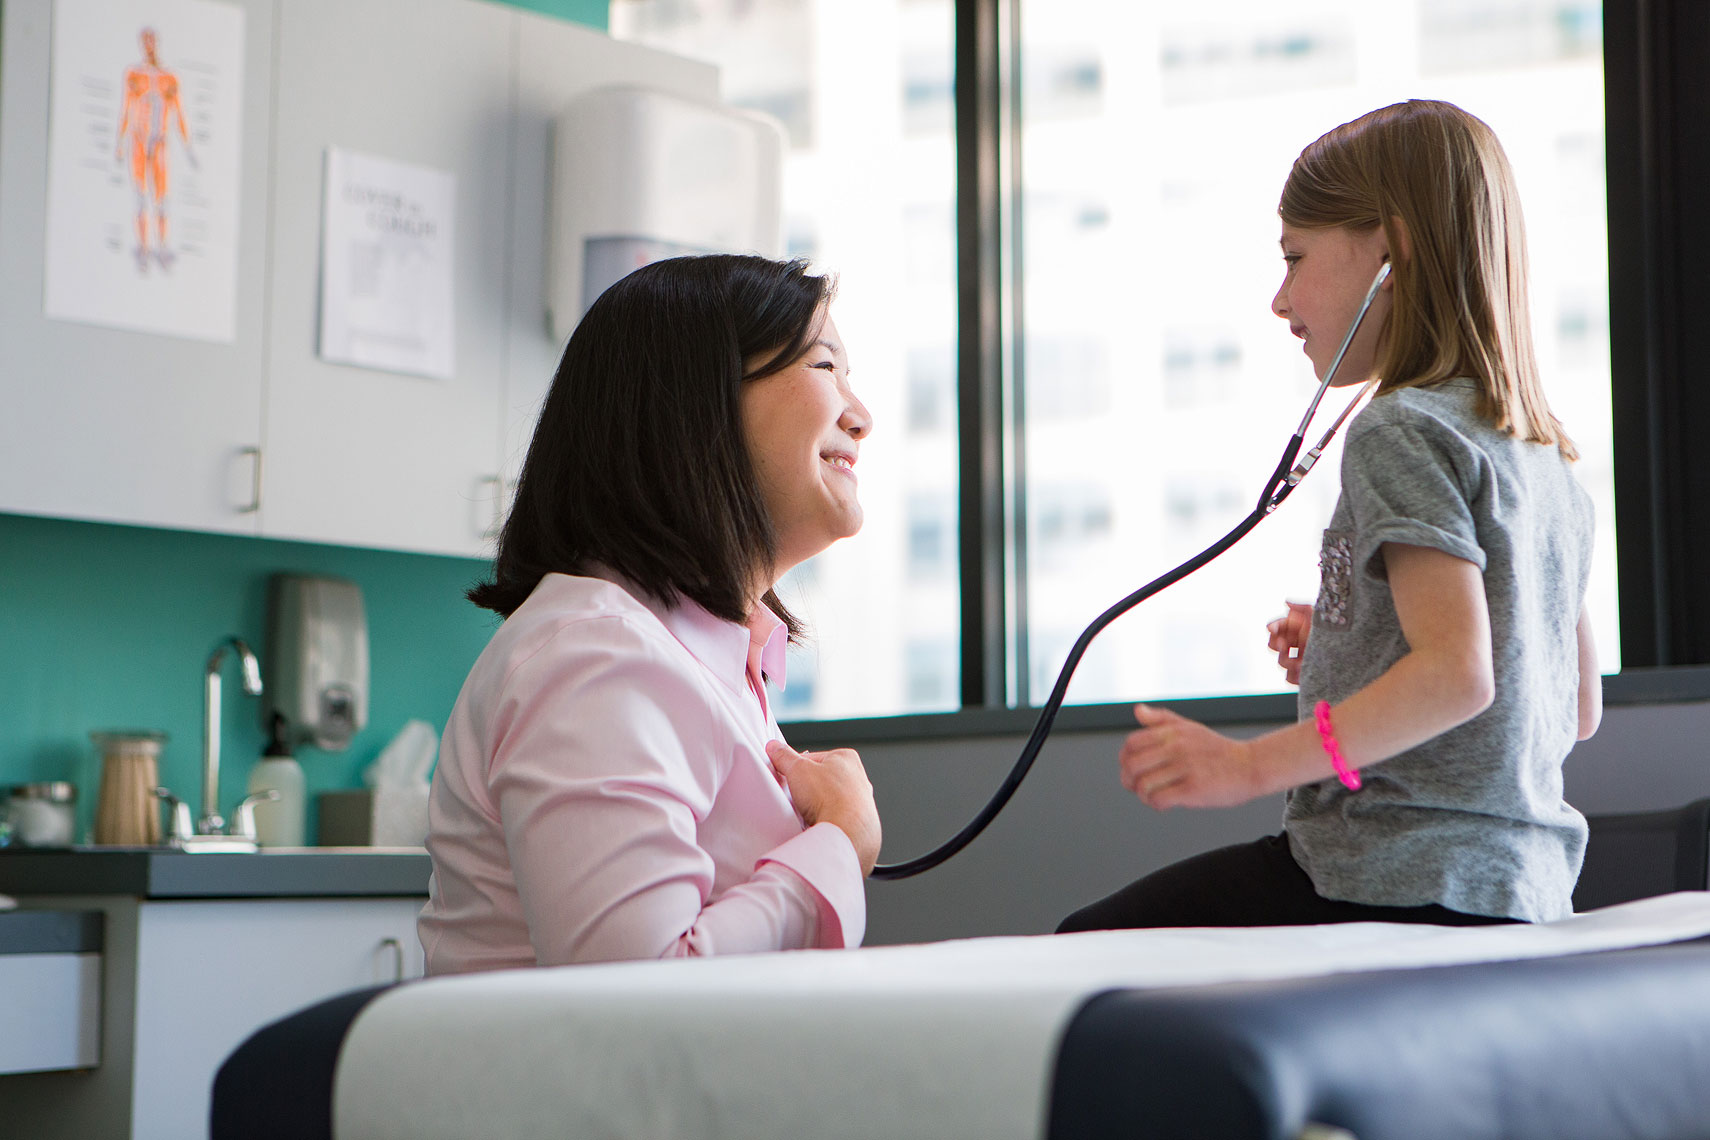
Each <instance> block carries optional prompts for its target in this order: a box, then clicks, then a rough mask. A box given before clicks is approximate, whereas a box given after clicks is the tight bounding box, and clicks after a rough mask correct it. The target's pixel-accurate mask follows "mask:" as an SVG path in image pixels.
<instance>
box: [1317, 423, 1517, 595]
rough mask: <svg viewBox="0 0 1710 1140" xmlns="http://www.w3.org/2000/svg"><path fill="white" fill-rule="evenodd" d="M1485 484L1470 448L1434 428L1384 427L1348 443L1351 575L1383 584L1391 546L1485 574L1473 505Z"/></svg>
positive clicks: (1345, 489)
mask: <svg viewBox="0 0 1710 1140" xmlns="http://www.w3.org/2000/svg"><path fill="white" fill-rule="evenodd" d="M1482 478H1483V473H1482V464H1481V461H1480V459H1479V456H1478V455H1477V453H1476V451H1475V449H1474V448H1473V446H1472V444H1471V443H1470V441H1468V440H1467V439H1465V438H1464V437H1462V436H1460V435H1459V434H1457V433H1456V432H1454V431H1453V430H1451V429H1449V428H1447V427H1445V426H1444V425H1441V424H1438V423H1435V422H1401V423H1379V424H1374V425H1370V426H1367V427H1365V428H1364V430H1361V431H1357V432H1355V433H1353V434H1351V435H1350V437H1349V439H1348V443H1347V447H1346V450H1345V451H1344V452H1343V454H1342V494H1343V496H1344V498H1345V501H1346V503H1347V506H1348V509H1349V511H1350V512H1351V514H1352V516H1353V524H1354V525H1353V530H1354V535H1355V541H1356V545H1355V547H1354V549H1353V550H1352V552H1351V554H1352V557H1353V569H1354V570H1355V571H1356V572H1357V573H1360V574H1364V575H1366V576H1368V577H1371V578H1376V579H1382V578H1384V577H1386V571H1385V568H1384V565H1383V560H1382V558H1380V557H1379V553H1380V551H1381V550H1382V547H1383V544H1384V543H1386V542H1398V543H1404V544H1406V545H1408V546H1425V547H1430V548H1431V549H1433V550H1441V551H1443V552H1444V553H1445V554H1451V555H1453V556H1454V557H1456V558H1462V559H1465V560H1466V561H1468V562H1471V563H1472V564H1473V565H1475V566H1477V567H1478V568H1479V569H1480V570H1481V571H1482V570H1483V569H1484V568H1485V552H1484V549H1483V548H1482V547H1481V546H1480V545H1479V541H1478V530H1477V525H1476V522H1475V520H1474V517H1473V510H1472V502H1473V499H1474V497H1475V496H1476V495H1477V493H1478V485H1479V483H1480V481H1481V480H1482Z"/></svg>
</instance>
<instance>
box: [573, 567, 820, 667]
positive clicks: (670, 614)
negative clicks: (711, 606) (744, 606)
mask: <svg viewBox="0 0 1710 1140" xmlns="http://www.w3.org/2000/svg"><path fill="white" fill-rule="evenodd" d="M591 572H595V573H597V575H598V576H599V577H601V578H604V579H606V580H607V581H609V582H614V583H616V584H617V585H619V586H622V587H623V588H624V590H625V591H626V592H627V593H628V594H629V595H630V596H631V597H633V598H635V600H636V601H638V602H640V603H641V604H642V605H644V606H646V607H647V608H648V609H649V610H650V611H652V613H653V616H654V617H656V618H658V619H659V621H660V623H661V624H663V625H664V626H665V628H666V629H667V630H669V631H670V632H671V636H672V637H675V638H676V639H677V640H678V641H680V642H682V643H683V647H684V648H685V649H687V650H688V651H689V652H690V653H692V654H694V655H695V657H696V659H697V660H699V661H700V662H701V664H703V665H705V666H706V667H707V668H708V669H710V670H712V673H713V675H714V676H716V677H717V678H718V679H719V680H721V681H723V682H724V683H725V684H726V685H728V686H729V687H730V688H731V689H732V690H733V691H734V692H738V693H743V692H747V690H748V672H749V668H750V666H751V665H753V666H755V667H757V668H758V670H759V673H760V674H761V677H757V678H756V680H757V681H759V680H761V679H762V678H763V679H764V680H765V681H769V682H770V683H771V684H772V685H774V686H775V687H776V688H777V690H778V691H779V692H780V693H781V692H783V691H784V672H785V669H784V658H785V651H786V650H787V648H788V646H789V630H788V629H787V628H786V627H785V626H784V621H783V619H782V618H780V617H779V616H778V615H777V614H775V613H773V612H772V608H771V607H770V606H768V605H767V604H766V603H765V602H761V603H760V604H759V605H757V606H755V607H754V612H753V613H751V614H749V615H748V621H747V623H746V624H745V625H738V624H737V623H735V622H731V621H726V620H724V619H723V618H721V617H717V616H715V615H714V614H712V613H710V612H708V611H707V609H706V607H704V606H702V605H701V604H700V603H699V602H697V601H695V600H693V599H692V598H688V597H684V596H681V595H679V596H678V598H677V601H676V603H675V604H673V605H666V604H665V603H663V602H661V601H660V600H659V599H658V598H655V597H654V596H653V595H652V594H649V593H648V592H647V591H646V590H643V589H642V588H641V587H639V586H637V585H636V584H635V583H633V582H631V581H629V580H628V579H627V578H625V577H624V576H623V575H622V574H619V573H617V572H616V571H613V570H611V569H610V568H608V567H603V566H602V567H599V568H598V569H597V571H591Z"/></svg>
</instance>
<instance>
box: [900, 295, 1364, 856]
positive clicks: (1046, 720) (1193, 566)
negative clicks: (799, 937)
mask: <svg viewBox="0 0 1710 1140" xmlns="http://www.w3.org/2000/svg"><path fill="white" fill-rule="evenodd" d="M1388 277H1389V262H1388V261H1385V262H1384V263H1383V265H1382V266H1380V267H1379V268H1378V271H1377V276H1376V277H1374V278H1372V285H1371V288H1370V289H1367V290H1366V297H1365V300H1364V301H1362V302H1360V311H1359V312H1358V313H1356V314H1354V321H1353V323H1352V324H1350V325H1349V326H1348V332H1347V334H1346V335H1344V336H1343V337H1342V344H1341V347H1339V348H1338V349H1337V350H1336V355H1335V357H1334V358H1333V359H1332V360H1331V361H1330V369H1329V371H1327V372H1326V373H1325V374H1324V379H1323V380H1322V381H1321V382H1320V383H1319V385H1318V391H1317V392H1316V393H1315V394H1314V395H1313V397H1312V403H1310V404H1308V405H1307V408H1306V414H1305V415H1304V416H1302V417H1301V418H1300V426H1299V427H1297V428H1296V429H1295V430H1294V435H1293V436H1291V437H1290V438H1289V441H1288V446H1287V447H1285V448H1284V449H1283V454H1282V459H1281V460H1280V461H1279V462H1278V463H1277V466H1276V470H1274V471H1272V472H1271V477H1270V478H1269V479H1268V480H1266V482H1265V489H1264V491H1263V492H1262V493H1261V494H1260V495H1259V503H1258V506H1256V507H1255V508H1253V512H1252V513H1251V514H1249V515H1248V516H1247V517H1246V518H1244V519H1242V520H1241V522H1240V523H1239V524H1237V525H1236V527H1235V529H1234V530H1232V531H1230V532H1229V533H1228V534H1226V535H1224V536H1223V537H1222V538H1220V539H1218V540H1217V541H1216V542H1214V543H1212V544H1211V545H1210V546H1208V547H1206V548H1205V549H1204V550H1202V551H1200V552H1199V553H1198V554H1196V555H1194V556H1193V557H1192V558H1190V559H1188V560H1187V561H1186V562H1184V563H1182V564H1181V565H1180V566H1177V567H1176V568H1175V569H1174V570H1171V571H1170V572H1169V573H1168V574H1165V575H1164V576H1162V577H1161V578H1156V579H1154V580H1153V581H1151V582H1148V583H1147V584H1146V585H1144V586H1142V587H1140V589H1138V590H1136V591H1134V592H1133V593H1132V594H1129V595H1128V596H1127V597H1126V598H1123V599H1122V600H1121V601H1119V602H1117V603H1116V604H1115V605H1114V606H1111V607H1110V608H1109V609H1108V610H1105V611H1104V612H1103V613H1102V614H1100V615H1098V617H1096V618H1094V619H1093V622H1092V624H1091V625H1089V626H1087V627H1086V629H1084V630H1082V631H1081V635H1080V637H1078V638H1076V639H1075V644H1074V646H1073V647H1072V648H1071V649H1070V650H1069V656H1068V658H1067V659H1066V660H1065V661H1064V662H1063V668H1062V671H1061V672H1059V673H1058V674H1057V683H1056V684H1055V685H1053V686H1051V697H1050V699H1049V700H1047V701H1046V702H1045V705H1044V707H1043V708H1041V709H1040V710H1039V719H1038V720H1037V721H1035V722H1034V725H1033V734H1032V735H1031V736H1029V737H1028V739H1027V745H1026V747H1024V748H1023V749H1022V750H1021V756H1020V757H1019V758H1018V759H1017V760H1016V762H1015V766H1014V767H1012V768H1011V769H1010V770H1009V775H1008V776H1006V777H1004V781H1003V783H1002V785H1000V786H999V787H998V790H997V792H996V794H994V795H993V796H992V798H991V799H990V800H989V801H987V803H986V806H985V807H983V808H981V809H980V813H979V814H978V815H976V816H975V817H974V818H973V820H972V821H971V822H970V823H969V824H968V826H966V827H964V828H963V829H962V830H961V831H959V832H957V833H956V835H954V836H953V837H951V838H950V839H949V840H948V841H947V842H945V843H943V844H941V845H939V846H938V847H936V848H934V849H933V850H931V851H928V852H927V853H926V854H925V855H921V856H919V857H918V858H915V859H910V860H909V861H908V862H906V863H881V864H879V865H878V866H876V867H874V868H873V876H872V877H873V878H875V879H906V878H908V877H909V876H911V875H918V874H920V873H921V872H922V871H930V870H931V869H932V868H934V867H936V866H938V864H940V863H942V862H944V860H946V859H948V858H950V856H952V855H954V854H956V852H958V851H960V850H962V848H964V847H966V846H967V845H968V844H970V843H972V842H973V841H974V838H975V837H976V836H978V835H979V834H980V832H982V831H984V830H985V829H986V825H987V824H989V823H990V822H991V821H992V820H994V819H996V818H997V814H998V812H1000V811H1002V810H1003V808H1004V805H1005V804H1007V803H1009V799H1010V797H1011V796H1013V795H1014V794H1015V791H1016V789H1017V788H1019V787H1020V786H1021V781H1022V780H1023V779H1025V778H1026V776H1027V772H1028V769H1030V768H1032V767H1033V761H1034V759H1035V758H1037V757H1038V755H1039V750H1040V749H1041V748H1043V747H1044V746H1045V738H1046V737H1048V736H1050V735H1051V726H1052V724H1053V723H1055V721H1056V719H1057V711H1058V710H1059V709H1061V708H1062V707H1063V697H1064V696H1065V695H1066V694H1067V693H1068V691H1069V680H1070V678H1072V677H1073V676H1074V674H1075V668H1076V667H1077V666H1078V665H1080V663H1081V657H1082V656H1083V655H1085V653H1086V651H1087V646H1089V645H1090V644H1092V639H1093V638H1095V637H1097V636H1098V635H1099V634H1100V633H1102V632H1103V631H1104V628H1105V627H1106V626H1108V625H1109V624H1110V623H1111V622H1113V621H1115V620H1116V619H1117V618H1119V617H1121V616H1122V615H1123V614H1125V613H1127V612H1128V611H1129V610H1131V609H1133V608H1134V607H1135V606H1137V605H1139V604H1140V603H1141V602H1143V601H1145V600H1146V599H1147V598H1149V597H1151V596H1152V595H1153V594H1156V593H1157V592H1158V591H1160V590H1162V589H1164V588H1165V587H1166V586H1171V585H1174V584H1175V583H1176V582H1179V581H1181V580H1182V579H1183V578H1185V577H1187V576H1188V575H1189V574H1192V573H1193V572H1194V571H1195V570H1198V569H1199V568H1200V567H1202V566H1204V565H1205V564H1206V563H1208V562H1210V561H1211V560H1212V559H1214V558H1216V557H1217V556H1218V555H1219V554H1222V553H1223V552H1224V551H1225V550H1228V549H1229V548H1230V547H1231V546H1234V545H1235V544H1236V543H1237V542H1239V541H1241V539H1243V538H1245V537H1246V535H1247V532H1248V531H1250V530H1252V529H1253V528H1254V527H1256V526H1258V525H1259V523H1260V522H1261V521H1263V520H1264V519H1265V517H1266V516H1268V515H1269V514H1270V513H1271V512H1272V511H1274V510H1276V509H1277V508H1278V507H1279V506H1281V505H1282V501H1283V500H1284V499H1286V498H1288V497H1289V495H1290V494H1292V493H1293V491H1294V489H1295V488H1296V487H1298V486H1300V481H1301V480H1302V479H1304V478H1306V474H1307V472H1309V471H1311V470H1312V468H1313V465H1314V464H1316V463H1317V462H1318V459H1319V456H1321V455H1323V454H1324V449H1325V448H1326V447H1328V446H1329V445H1330V441H1331V440H1332V439H1334V438H1336V433H1337V432H1338V431H1339V430H1341V427H1342V424H1343V422H1344V421H1346V420H1347V418H1348V417H1349V416H1350V415H1352V414H1353V411H1354V408H1355V407H1357V406H1358V405H1359V403H1360V401H1361V400H1363V399H1364V398H1365V396H1366V393H1368V392H1369V391H1371V389H1372V387H1373V385H1374V384H1375V383H1376V381H1368V382H1367V383H1366V385H1365V386H1364V387H1362V388H1361V389H1360V391H1359V393H1358V394H1357V395H1356V396H1355V397H1354V398H1353V399H1352V400H1350V401H1348V406H1347V407H1346V408H1343V409H1342V414H1341V415H1339V416H1337V417H1336V422H1335V423H1333V424H1331V425H1330V430H1329V431H1327V432H1325V433H1324V436H1323V438H1322V439H1320V440H1319V441H1318V443H1317V444H1316V445H1314V446H1313V448H1312V449H1311V450H1310V451H1308V452H1307V453H1306V455H1305V457H1304V458H1302V459H1301V460H1300V462H1299V463H1296V462H1295V458H1296V457H1297V456H1299V455H1300V447H1301V444H1303V443H1305V442H1306V429H1307V428H1308V427H1309V426H1311V424H1312V417H1313V415H1314V414H1316V413H1317V411H1318V403H1319V401H1320V400H1322V399H1324V393H1325V392H1326V391H1328V390H1329V388H1330V385H1331V383H1332V382H1333V381H1334V380H1335V379H1336V370H1337V369H1338V368H1340V367H1341V366H1342V357H1344V356H1346V355H1347V352H1348V346H1349V345H1350V344H1352V343H1353V341H1354V334H1355V333H1357V332H1359V331H1360V325H1361V323H1362V322H1364V321H1365V319H1366V313H1367V311H1368V310H1370V309H1371V307H1372V302H1373V301H1375V300H1377V295H1378V290H1379V289H1381V288H1382V287H1383V283H1384V281H1385V280H1387V279H1388Z"/></svg>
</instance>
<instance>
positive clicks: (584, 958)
mask: <svg viewBox="0 0 1710 1140" xmlns="http://www.w3.org/2000/svg"><path fill="white" fill-rule="evenodd" d="M785 640H786V635H785V630H784V627H783V623H782V622H780V621H779V620H778V618H777V616H776V615H774V614H773V613H772V612H771V611H770V610H767V609H765V607H763V606H762V607H760V611H759V612H757V613H756V615H755V616H754V617H753V618H751V619H750V620H749V623H748V626H747V627H746V628H744V627H743V626H740V625H735V624H733V623H731V622H727V621H724V620H721V619H719V618H716V617H714V616H713V615H711V614H709V613H708V612H707V611H706V610H704V609H703V608H701V607H700V606H698V605H696V604H695V603H694V602H691V601H688V600H687V599H684V600H683V601H682V602H681V604H679V605H677V606H675V607H671V608H667V607H664V606H661V605H659V604H657V603H656V602H653V601H651V600H649V599H647V598H646V595H643V594H640V592H639V591H637V592H636V594H631V593H630V592H628V591H627V590H626V589H625V588H624V587H622V586H620V585H618V584H617V583H615V582H611V581H605V580H602V579H599V578H577V577H570V576H568V575H564V574H549V575H547V576H546V577H544V578H542V579H541V581H540V584H539V585H538V586H536V587H535V589H534V592H533V593H531V594H530V595H529V596H528V600H527V601H525V602H524V603H523V604H522V605H521V606H519V607H518V608H517V610H516V612H515V613H513V614H512V615H511V616H510V618H509V619H507V620H506V621H505V623H504V625H503V626H501V627H500V629H499V631H498V632H497V633H496V634H494V635H493V640H492V641H491V642H490V643H489V644H488V646H487V648H486V650H485V651H484V652H483V653H482V654H481V656H480V658H479V659H478V660H477V661H476V662H475V667H474V668H473V669H472V670H471V671H470V673H469V679H468V680H467V681H465V682H464V685H463V691H462V692H461V693H460V694H459V695H458V698H457V704H456V706H455V707H454V708H453V709H452V712H451V718H450V720H449V721H448V722H447V724H446V726H445V733H444V736H443V739H442V741H441V744H440V754H439V767H438V768H437V770H436V771H435V773H434V778H433V792H432V795H431V797H430V799H429V803H428V840H427V847H428V853H429V854H430V855H431V856H432V857H433V877H432V880H431V881H430V883H429V887H428V903H427V906H426V907H424V908H423V909H422V915H421V919H420V921H419V923H418V930H419V933H420V935H421V940H422V947H423V948H424V949H425V950H426V952H427V971H428V973H430V974H451V973H460V972H464V971H470V970H493V969H502V968H507V967H513V966H533V965H537V964H538V965H542V966H551V965H561V964H564V963H570V962H599V961H610V960H616V959H630V958H660V957H679V956H689V955H701V954H738V953H745V952H752V951H757V950H789V949H799V948H804V947H821V948H837V947H845V946H858V945H860V942H861V936H862V935H863V934H864V933H865V930H866V922H867V911H866V895H865V893H864V888H863V882H862V877H861V868H860V864H859V862H858V860H857V858H856V855H855V849H854V847H853V845H852V844H851V843H850V842H849V838H848V837H847V836H846V835H844V833H843V832H842V831H841V830H839V829H838V828H837V827H834V826H833V825H831V824H826V823H822V824H817V825H815V826H813V827H810V828H806V829H805V830H804V829H803V827H802V823H801V820H800V818H799V817H798V816H797V815H796V812H795V809H794V808H793V807H792V806H791V804H790V798H789V793H788V792H787V791H786V790H785V788H784V787H783V786H782V785H781V783H780V782H779V780H778V777H777V775H776V773H775V772H774V770H773V768H772V764H771V761H770V760H768V759H767V757H766V742H767V741H768V740H773V739H782V736H781V734H780V733H779V731H778V725H777V721H776V720H774V719H773V717H772V715H771V712H770V710H769V709H768V707H767V703H766V691H765V685H764V681H763V680H762V672H764V674H765V675H766V676H767V677H770V678H771V679H772V680H773V681H775V682H781V681H782V678H783V672H784V646H785Z"/></svg>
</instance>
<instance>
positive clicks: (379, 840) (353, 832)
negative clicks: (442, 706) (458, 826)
mask: <svg viewBox="0 0 1710 1140" xmlns="http://www.w3.org/2000/svg"><path fill="white" fill-rule="evenodd" d="M438 756H439V733H438V732H436V731H435V730H434V727H433V726H432V725H431V724H429V723H427V722H426V721H423V720H412V721H409V722H407V723H406V724H405V725H404V727H403V728H401V729H399V730H398V734H397V735H396V736H394V737H393V738H392V740H391V742H390V743H388V744H387V745H386V747H384V748H382V749H381V750H380V755H379V756H377V757H375V760H374V763H372V764H370V765H369V766H368V768H367V770H366V771H365V772H363V774H362V782H363V783H364V784H365V785H367V786H366V787H365V788H363V789H361V790H358V791H346V792H323V793H322V794H321V797H320V805H321V811H320V816H321V826H320V841H321V845H322V846H325V847H420V846H422V844H423V843H425V842H426V841H427V827H428V822H427V820H428V816H427V807H428V777H429V775H430V774H431V773H432V771H433V765H434V761H435V760H436V759H437V758H438Z"/></svg>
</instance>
